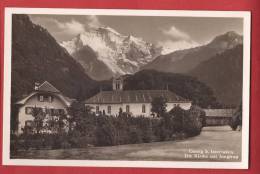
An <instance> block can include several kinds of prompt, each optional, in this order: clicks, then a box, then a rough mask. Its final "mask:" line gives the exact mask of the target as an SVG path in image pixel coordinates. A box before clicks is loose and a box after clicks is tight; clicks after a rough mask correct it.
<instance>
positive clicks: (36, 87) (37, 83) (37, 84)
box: [34, 82, 40, 91]
mask: <svg viewBox="0 0 260 174" xmlns="http://www.w3.org/2000/svg"><path fill="white" fill-rule="evenodd" d="M39 86H40V83H39V82H35V83H34V90H35V91H38V89H39Z"/></svg>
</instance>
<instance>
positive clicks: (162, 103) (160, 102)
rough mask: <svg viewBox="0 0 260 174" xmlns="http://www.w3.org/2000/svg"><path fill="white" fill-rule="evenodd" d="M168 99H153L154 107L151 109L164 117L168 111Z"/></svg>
mask: <svg viewBox="0 0 260 174" xmlns="http://www.w3.org/2000/svg"><path fill="white" fill-rule="evenodd" d="M166 102H167V99H166V98H164V97H156V98H153V100H152V103H151V104H152V109H151V111H152V112H153V113H156V114H157V116H158V117H163V115H164V114H165V113H166V111H167V110H166V107H167V104H166Z"/></svg>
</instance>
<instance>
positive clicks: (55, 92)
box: [16, 81, 75, 106]
mask: <svg viewBox="0 0 260 174" xmlns="http://www.w3.org/2000/svg"><path fill="white" fill-rule="evenodd" d="M46 92H48V93H51V94H52V95H54V96H56V97H58V98H59V99H61V101H63V102H64V103H65V104H66V106H70V105H71V104H72V102H73V101H75V99H71V98H69V97H66V96H64V95H63V94H62V93H61V92H60V91H59V90H58V89H57V88H55V87H54V86H53V85H52V84H50V83H49V82H47V81H45V82H43V83H42V84H41V85H40V86H39V87H38V89H37V90H34V91H33V92H31V93H30V94H29V95H27V96H26V97H25V98H23V99H21V100H19V101H17V102H16V104H20V105H24V104H26V102H27V100H28V99H30V98H31V97H33V96H34V95H36V94H40V93H46Z"/></svg>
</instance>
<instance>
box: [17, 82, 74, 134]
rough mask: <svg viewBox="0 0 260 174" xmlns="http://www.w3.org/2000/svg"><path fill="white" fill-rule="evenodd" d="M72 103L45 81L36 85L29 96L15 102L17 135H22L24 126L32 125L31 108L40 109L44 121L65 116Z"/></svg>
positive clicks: (71, 100)
mask: <svg viewBox="0 0 260 174" xmlns="http://www.w3.org/2000/svg"><path fill="white" fill-rule="evenodd" d="M73 101H74V100H73V99H70V98H68V97H66V96H64V95H63V94H62V93H61V92H60V91H59V90H58V89H56V88H55V87H54V86H53V85H52V84H50V83H49V82H47V81H45V82H43V83H42V84H38V83H36V84H35V87H34V90H33V91H32V92H31V93H30V94H29V95H27V96H26V97H25V98H23V99H21V100H20V101H18V102H16V104H17V105H18V106H19V111H18V128H17V129H18V130H17V133H18V134H21V133H23V129H24V127H25V126H31V125H32V123H33V120H34V117H33V116H32V110H33V108H39V109H41V110H42V111H43V112H44V113H45V114H46V120H48V119H49V117H55V116H57V115H60V114H66V113H67V108H68V107H69V106H70V105H71V103H72V102H73Z"/></svg>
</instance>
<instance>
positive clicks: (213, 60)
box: [3, 8, 251, 169]
mask: <svg viewBox="0 0 260 174" xmlns="http://www.w3.org/2000/svg"><path fill="white" fill-rule="evenodd" d="M250 25H251V24H250V12H246V11H236V12H234V11H177V10H176V11H174V10H167V11H166V10H165V11H164V10H105V9H103V10H95V9H44V8H42V9H36V8H31V9H30V8H7V9H6V11H5V48H4V50H5V52H4V60H5V61H4V63H5V66H4V82H5V83H4V102H3V103H4V115H3V144H4V146H3V163H4V164H6V165H43V166H48V165H52V166H100V167H102V166H111V167H155V168H230V169H231V168H237V169H239V168H241V169H245V168H247V167H248V150H249V149H248V141H249V140H248V139H249V119H250V115H249V91H250V86H249V84H250Z"/></svg>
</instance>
